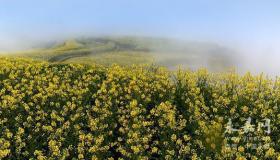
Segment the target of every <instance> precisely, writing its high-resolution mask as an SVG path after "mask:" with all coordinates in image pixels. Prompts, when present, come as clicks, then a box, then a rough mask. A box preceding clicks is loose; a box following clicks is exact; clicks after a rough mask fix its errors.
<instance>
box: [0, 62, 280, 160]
mask: <svg viewBox="0 0 280 160" xmlns="http://www.w3.org/2000/svg"><path fill="white" fill-rule="evenodd" d="M279 103H280V80H279V79H269V78H268V77H265V76H263V75H259V76H252V75H251V74H249V73H248V74H246V75H243V76H241V75H238V74H236V73H234V72H229V73H224V74H212V73H208V72H207V71H206V70H204V69H202V70H198V71H196V72H194V71H189V70H177V71H169V70H167V69H166V68H161V67H155V66H150V65H146V66H145V65H143V66H139V65H138V66H131V67H120V66H118V65H113V66H111V67H102V66H97V65H79V64H61V63H47V62H41V61H33V60H28V59H15V58H0V159H40V160H43V159H170V160H173V159H277V158H278V159H280V134H279V133H280V109H279V107H278V104H279ZM230 125H231V126H230ZM234 129H235V130H234Z"/></svg>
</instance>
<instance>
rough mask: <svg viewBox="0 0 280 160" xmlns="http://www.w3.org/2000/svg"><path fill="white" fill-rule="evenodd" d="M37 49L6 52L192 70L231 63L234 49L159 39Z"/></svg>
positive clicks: (86, 40)
mask: <svg viewBox="0 0 280 160" xmlns="http://www.w3.org/2000/svg"><path fill="white" fill-rule="evenodd" d="M37 48H38V49H32V50H29V51H20V52H16V53H9V54H8V55H9V56H18V57H28V58H33V59H37V60H44V61H48V62H63V63H79V64H93V63H94V64H96V63H98V64H102V65H111V64H114V63H116V64H119V65H131V64H151V63H154V64H158V65H162V66H166V67H168V68H172V69H173V68H176V67H177V66H178V65H181V66H184V67H187V68H192V69H197V68H200V67H207V68H209V69H210V70H215V71H216V70H224V68H228V67H232V66H233V65H234V64H235V61H234V56H235V55H234V52H233V51H231V50H230V49H227V48H225V47H222V46H219V45H216V44H212V43H202V42H184V41H178V40H170V39H161V38H141V37H97V38H77V39H72V40H67V41H65V42H57V43H52V44H51V45H45V46H44V45H42V46H37Z"/></svg>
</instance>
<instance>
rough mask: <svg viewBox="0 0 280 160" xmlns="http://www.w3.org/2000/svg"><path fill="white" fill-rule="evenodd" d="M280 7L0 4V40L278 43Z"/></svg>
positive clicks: (172, 0)
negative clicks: (88, 36) (82, 37)
mask: <svg viewBox="0 0 280 160" xmlns="http://www.w3.org/2000/svg"><path fill="white" fill-rule="evenodd" d="M279 7H280V1H278V0H275V1H272V0H267V1H264V0H234V1H230V0H98V1H97V0H75V1H74V0H47V1H38V0H24V1H22V0H0V35H4V37H5V36H12V37H14V36H18V37H26V36H30V37H33V36H34V37H37V36H38V37H39V36H42V35H43V36H46V35H47V36H50V35H57V34H68V33H86V32H92V33H115V34H152V35H159V36H161V35H162V36H172V37H179V38H188V39H191V38H194V39H200V38H203V39H210V40H211V39H214V40H217V39H218V40H219V39H222V40H227V41H236V40H237V41H239V40H240V41H247V40H248V41H252V40H254V41H262V40H258V39H259V38H261V39H265V40H266V39H277V40H278V39H279V38H278V37H280V31H279V30H280V9H279Z"/></svg>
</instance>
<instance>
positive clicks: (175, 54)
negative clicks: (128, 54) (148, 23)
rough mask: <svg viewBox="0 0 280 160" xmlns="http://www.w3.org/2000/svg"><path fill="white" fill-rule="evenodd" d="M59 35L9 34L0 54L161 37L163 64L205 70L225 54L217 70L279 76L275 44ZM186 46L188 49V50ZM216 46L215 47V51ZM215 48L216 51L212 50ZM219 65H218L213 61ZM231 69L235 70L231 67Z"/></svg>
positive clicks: (157, 51)
mask: <svg viewBox="0 0 280 160" xmlns="http://www.w3.org/2000/svg"><path fill="white" fill-rule="evenodd" d="M60 33H61V34H60V35H59V34H55V35H52V34H41V35H40V34H39V33H38V34H36V35H33V36H32V35H6V37H4V36H2V37H1V38H0V42H1V43H0V53H5V54H7V53H9V52H14V51H21V50H30V49H34V48H41V47H45V46H47V47H48V46H51V45H52V44H54V43H59V42H63V41H65V40H67V39H72V38H79V37H102V36H120V37H121V36H127V35H129V36H132V37H133V36H134V37H152V38H153V37H157V38H159V37H160V38H165V39H168V40H169V41H170V42H171V44H168V45H161V46H159V45H158V46H157V45H155V46H153V44H151V48H150V49H151V54H152V55H153V56H154V57H155V58H156V59H158V60H160V61H161V64H162V65H165V66H168V67H169V66H172V67H170V68H174V66H180V67H184V68H192V69H198V68H201V67H205V68H208V67H209V64H208V61H209V60H211V58H217V57H219V56H221V55H224V56H226V57H227V58H228V59H230V60H231V61H230V62H227V61H225V63H230V64H227V65H226V66H227V68H223V65H221V64H215V65H216V66H217V67H216V71H226V70H229V69H230V68H235V69H236V70H237V71H238V72H239V73H246V72H248V71H250V72H252V73H254V74H259V73H264V74H265V75H272V76H275V75H279V73H280V63H279V58H280V54H279V50H280V49H279V47H278V46H277V44H276V43H275V42H274V43H273V42H271V43H268V42H263V43H261V42H259V43H255V42H254V41H253V40H252V41H248V42H241V41H235V42H233V41H231V40H230V37H229V38H228V39H224V40H214V39H213V40H209V39H202V38H200V39H199V38H197V39H190V38H187V36H186V38H184V37H182V36H181V37H172V35H170V36H166V35H162V36H161V35H152V34H150V35H144V34H143V35H139V34H137V35H132V34H130V33H121V34H116V33H114V34H113V33H110V34H97V33H94V34H93V33H91V32H90V31H88V32H86V33H84V34H81V33H75V32H73V33H64V34H63V31H60ZM184 45H185V46H186V47H185V48H184ZM213 46H214V48H213ZM211 47H212V48H211ZM194 51H195V52H194ZM190 55H191V56H195V55H197V56H196V58H195V61H192V62H189V61H188V60H187V58H188V56H190ZM213 63H215V62H213ZM212 65H213V64H212ZM228 66H231V67H228Z"/></svg>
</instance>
